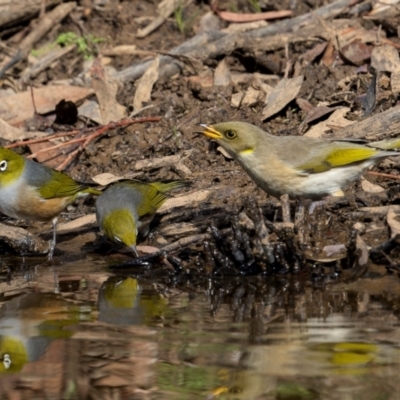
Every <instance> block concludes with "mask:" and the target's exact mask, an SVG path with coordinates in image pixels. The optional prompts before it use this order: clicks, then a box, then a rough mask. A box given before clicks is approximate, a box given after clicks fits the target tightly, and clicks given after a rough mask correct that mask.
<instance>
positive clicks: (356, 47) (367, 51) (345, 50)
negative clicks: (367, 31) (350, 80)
mask: <svg viewBox="0 0 400 400" xmlns="http://www.w3.org/2000/svg"><path fill="white" fill-rule="evenodd" d="M371 52H372V46H368V45H367V44H365V43H363V42H361V41H360V40H355V41H353V42H351V43H349V44H348V45H347V46H344V47H342V48H341V49H340V54H341V56H342V58H343V59H344V60H345V61H347V62H349V63H351V64H354V65H361V64H363V63H364V62H365V61H366V60H369V59H370V58H371Z"/></svg>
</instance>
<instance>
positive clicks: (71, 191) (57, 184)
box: [38, 171, 90, 199]
mask: <svg viewBox="0 0 400 400" xmlns="http://www.w3.org/2000/svg"><path fill="white" fill-rule="evenodd" d="M51 172H52V174H51V178H50V179H48V180H47V181H46V182H44V184H43V185H42V186H40V187H38V191H39V193H40V195H41V196H42V197H43V198H44V199H53V198H59V197H71V196H76V195H77V194H78V193H81V192H85V191H88V190H89V192H90V188H89V187H88V186H87V185H84V184H81V183H78V182H75V181H74V180H73V179H72V178H70V177H69V176H68V175H65V174H63V173H62V172H59V171H51Z"/></svg>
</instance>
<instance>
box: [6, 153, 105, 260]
mask: <svg viewBox="0 0 400 400" xmlns="http://www.w3.org/2000/svg"><path fill="white" fill-rule="evenodd" d="M100 193H101V192H100V191H99V190H96V189H93V188H91V187H89V186H87V185H85V184H82V183H78V182H76V181H75V180H73V179H72V178H70V177H69V176H68V175H66V174H64V173H62V172H59V171H55V170H53V169H51V168H49V167H46V166H45V165H42V164H39V163H37V162H35V161H32V160H29V159H27V158H25V157H22V156H21V155H19V154H17V153H15V152H14V151H12V150H9V149H5V148H0V211H1V212H2V213H3V214H5V215H8V216H9V217H12V218H18V219H25V220H35V221H52V224H53V239H52V241H51V244H50V248H49V252H48V258H49V259H52V257H53V252H54V248H55V245H56V225H57V219H58V216H59V214H60V213H61V212H62V211H64V210H65V209H66V208H67V207H68V206H69V205H70V204H71V203H73V202H74V201H75V200H76V199H77V198H79V197H84V196H87V195H88V194H93V195H98V194H100Z"/></svg>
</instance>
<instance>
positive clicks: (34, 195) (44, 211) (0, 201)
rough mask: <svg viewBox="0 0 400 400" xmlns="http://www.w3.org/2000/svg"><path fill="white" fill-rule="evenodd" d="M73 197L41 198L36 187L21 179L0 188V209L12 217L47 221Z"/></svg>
mask: <svg viewBox="0 0 400 400" xmlns="http://www.w3.org/2000/svg"><path fill="white" fill-rule="evenodd" d="M72 200H73V199H71V198H68V197H65V198H54V199H43V198H42V197H41V196H40V195H39V192H38V191H37V189H36V188H34V187H32V186H28V185H27V184H26V183H25V182H24V181H23V180H22V179H19V180H18V181H16V182H14V183H12V184H9V185H7V186H5V187H2V188H1V189H0V211H1V212H3V213H4V214H6V215H8V216H10V217H12V218H20V219H27V220H38V221H49V220H51V219H53V218H54V217H55V216H57V215H58V214H59V213H60V212H61V211H63V210H64V209H65V207H66V206H67V205H68V204H69V203H71V202H72Z"/></svg>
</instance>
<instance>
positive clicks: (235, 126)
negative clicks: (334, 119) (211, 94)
mask: <svg viewBox="0 0 400 400" xmlns="http://www.w3.org/2000/svg"><path fill="white" fill-rule="evenodd" d="M201 126H202V127H203V128H204V131H203V132H202V133H204V134H205V135H206V136H208V137H209V138H211V139H214V140H216V141H217V143H218V144H219V145H221V146H222V147H223V148H224V149H225V150H226V151H227V152H228V154H229V155H231V156H232V157H233V158H234V159H235V160H236V161H237V162H238V163H239V164H240V165H241V166H242V167H243V168H244V170H245V171H246V172H247V173H248V174H249V175H250V177H251V178H252V179H253V180H254V182H255V183H256V184H257V185H258V186H259V187H260V188H261V189H263V190H264V191H265V192H267V193H268V194H270V195H272V196H276V197H279V196H281V195H283V194H288V195H289V197H291V198H310V199H314V200H317V199H321V198H322V197H324V196H328V195H331V196H344V193H343V190H342V189H343V188H344V187H345V186H346V185H347V184H349V183H350V182H352V181H354V180H356V179H358V178H359V177H360V176H361V175H362V173H363V172H364V171H365V170H367V169H368V168H370V167H371V166H373V165H375V164H377V163H379V162H380V161H382V160H383V159H384V158H386V157H389V156H399V155H400V153H398V152H395V151H386V149H394V148H398V147H400V139H389V140H382V141H379V142H371V143H368V144H359V143H356V142H354V141H353V142H352V141H346V140H325V139H314V138H307V137H301V136H273V135H270V134H268V133H267V132H265V131H263V130H262V129H260V128H258V127H256V126H254V125H251V124H248V123H246V122H239V121H231V122H222V123H218V124H214V125H206V124H201Z"/></svg>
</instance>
